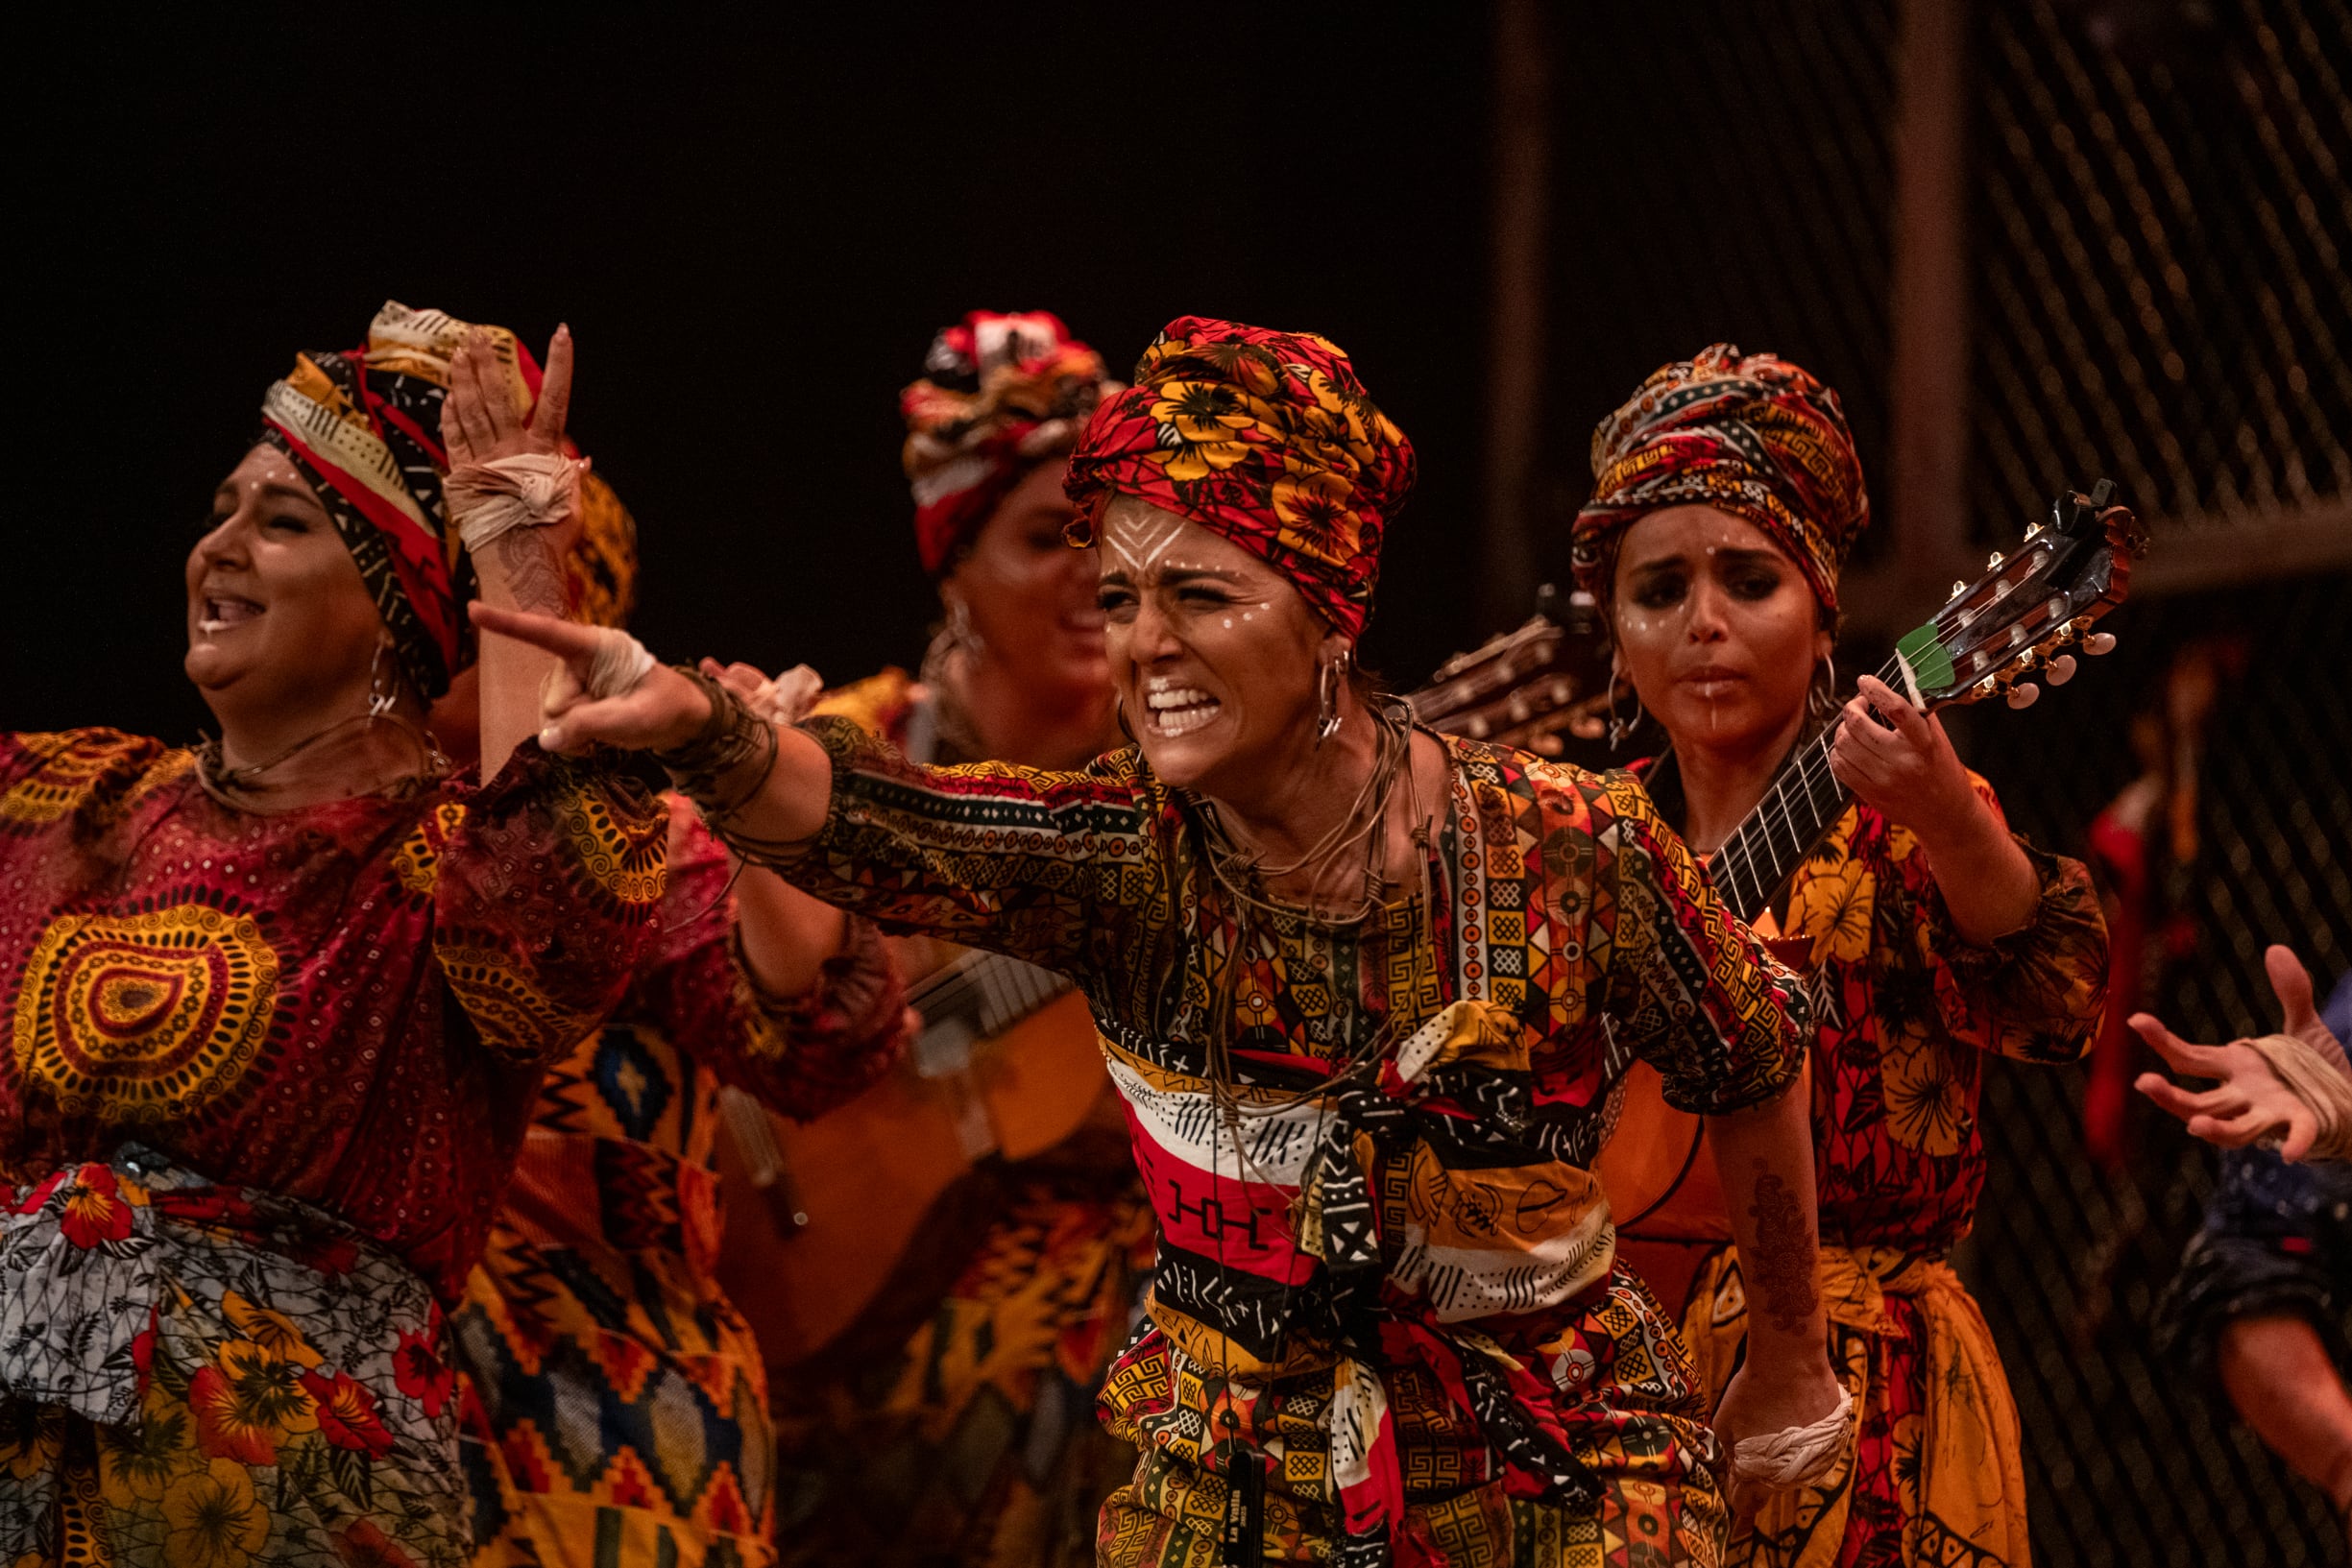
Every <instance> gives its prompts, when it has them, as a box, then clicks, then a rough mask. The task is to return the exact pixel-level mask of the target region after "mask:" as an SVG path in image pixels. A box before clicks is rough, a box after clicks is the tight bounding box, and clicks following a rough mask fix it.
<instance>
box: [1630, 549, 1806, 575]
mask: <svg viewBox="0 0 2352 1568" xmlns="http://www.w3.org/2000/svg"><path fill="white" fill-rule="evenodd" d="M1709 553H1710V554H1711V555H1712V556H1713V558H1714V559H1716V560H1718V561H1728V562H1730V563H1731V564H1732V565H1733V566H1735V567H1744V566H1748V565H1751V564H1753V563H1756V562H1759V561H1761V562H1769V563H1771V564H1772V565H1774V566H1778V565H1780V563H1781V561H1782V555H1781V553H1780V552H1779V551H1777V550H1753V549H1744V548H1736V547H1734V546H1731V545H1724V546H1722V547H1720V548H1717V549H1715V550H1713V551H1711V552H1709ZM1689 561H1690V557H1689V556H1688V555H1686V554H1683V553H1681V552H1677V553H1676V554H1673V555H1661V556H1659V557H1657V558H1655V559H1653V560H1649V561H1637V562H1635V563H1634V564H1633V566H1631V567H1628V568H1627V569H1628V570H1630V571H1656V570H1658V569H1660V568H1661V567H1680V566H1686V565H1688V564H1689Z"/></svg>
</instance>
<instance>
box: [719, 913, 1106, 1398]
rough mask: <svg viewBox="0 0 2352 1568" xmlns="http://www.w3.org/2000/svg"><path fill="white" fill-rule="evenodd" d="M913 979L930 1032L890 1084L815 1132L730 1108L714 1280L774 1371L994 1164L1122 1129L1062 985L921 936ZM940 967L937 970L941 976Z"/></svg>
mask: <svg viewBox="0 0 2352 1568" xmlns="http://www.w3.org/2000/svg"><path fill="white" fill-rule="evenodd" d="M896 946H897V949H898V953H899V956H900V961H901V962H902V964H905V965H907V966H908V967H909V968H913V969H917V970H920V969H922V968H924V967H925V964H926V960H929V961H930V962H931V963H932V964H934V965H935V967H933V968H931V970H930V973H928V974H926V975H924V976H923V977H922V978H921V979H919V980H917V981H916V982H914V983H913V984H912V985H910V986H909V989H908V995H907V1001H908V1005H909V1006H910V1007H912V1008H913V1009H914V1010H915V1011H916V1012H918V1013H920V1014H921V1015H922V1018H923V1025H922V1027H921V1029H920V1030H919V1031H918V1033H917V1034H916V1036H915V1039H914V1042H913V1045H912V1047H911V1048H910V1049H909V1051H908V1053H907V1057H906V1059H905V1060H904V1061H902V1062H901V1063H900V1064H899V1066H898V1068H897V1069H896V1070H895V1071H894V1072H892V1073H891V1074H890V1075H889V1076H888V1077H886V1078H885V1079H883V1081H882V1082H880V1083H878V1084H876V1085H875V1086H874V1087H873V1088H871V1089H869V1090H867V1091H866V1092H865V1093H864V1094H862V1095H861V1096H859V1097H858V1098H856V1099H854V1100H852V1101H850V1102H849V1103H848V1104H846V1105H843V1106H841V1107H839V1108H837V1109H836V1110H834V1111H832V1112H830V1113H828V1114H827V1115H825V1116H822V1117H819V1118H818V1119H817V1120H815V1121H813V1122H806V1123H796V1122H787V1121H784V1120H783V1119H782V1118H778V1117H773V1116H771V1115H770V1114H769V1113H768V1112H767V1111H765V1110H764V1109H763V1108H762V1107H761V1106H760V1104H759V1102H758V1101H756V1100H754V1099H752V1098H750V1097H749V1096H748V1095H744V1094H742V1093H740V1091H737V1090H732V1089H731V1090H728V1091H727V1092H726V1094H725V1096H724V1098H722V1100H721V1104H722V1106H723V1108H724V1110H725V1114H726V1118H727V1130H728V1132H729V1134H730V1136H729V1137H728V1138H725V1139H722V1140H720V1144H721V1160H722V1167H723V1170H724V1176H723V1180H724V1181H725V1182H726V1183H727V1184H728V1187H729V1189H730V1190H732V1191H736V1192H741V1191H742V1190H743V1188H745V1187H749V1188H750V1189H751V1190H752V1191H753V1192H755V1193H757V1194H759V1195H760V1198H761V1199H762V1201H759V1202H752V1203H744V1202H737V1203H733V1204H730V1205H729V1206H728V1210H727V1228H726V1242H725V1249H724V1254H723V1256H722V1258H721V1261H720V1266H719V1275H720V1281H721V1283H722V1284H723V1285H724V1286H725V1287H726V1289H727V1293H728V1294H729V1296H730V1297H732V1298H733V1300H734V1302H735V1304H736V1306H737V1308H738V1309H739V1310H740V1311H741V1312H742V1314H743V1315H744V1317H745V1318H746V1319H747V1320H748V1321H749V1322H750V1323H751V1325H752V1327H753V1329H754V1330H755V1331H756V1332H757V1333H758V1335H759V1338H760V1348H761V1350H762V1352H763V1354H764V1356H765V1357H766V1360H767V1363H768V1365H769V1366H770V1367H771V1368H779V1369H780V1368H785V1367H788V1366H790V1365H792V1364H793V1363H798V1362H802V1361H805V1360H806V1359H808V1358H809V1357H811V1356H813V1355H815V1354H817V1353H818V1352H820V1351H822V1350H824V1349H825V1348H826V1347H827V1346H829V1345H831V1344H833V1343H834V1342H835V1341H836V1340H837V1339H839V1338H840V1337H841V1336H842V1335H843V1334H844V1333H845V1332H846V1331H847V1330H849V1329H850V1328H851V1327H852V1326H853V1325H855V1324H857V1323H858V1322H859V1321H860V1319H861V1318H862V1317H863V1316H864V1315H866V1313H867V1312H868V1310H869V1309H870V1308H871V1307H872V1306H873V1305H874V1303H875V1301H876V1300H877V1298H878V1297H879V1296H881V1295H882V1294H883V1291H884V1288H885V1285H886V1284H888V1283H889V1281H890V1280H891V1278H892V1276H893V1274H894V1273H895V1272H896V1271H897V1270H898V1269H899V1268H900V1267H901V1266H902V1263H903V1261H904V1260H905V1259H906V1257H907V1253H908V1249H909V1245H910V1243H912V1242H914V1240H915V1238H916V1236H917V1235H918V1233H919V1232H920V1231H921V1230H922V1228H923V1223H924V1220H925V1218H926V1217H927V1216H929V1215H930V1214H932V1213H933V1211H934V1206H936V1205H938V1204H940V1203H941V1201H942V1200H943V1199H946V1198H948V1197H949V1195H950V1194H951V1193H952V1192H953V1191H954V1190H955V1189H956V1188H957V1186H958V1183H959V1182H961V1181H962V1180H963V1178H964V1177H966V1176H967V1175H969V1174H971V1172H972V1171H973V1170H974V1169H975V1168H976V1166H977V1165H978V1164H979V1162H981V1161H982V1160H983V1159H986V1158H988V1157H989V1156H995V1157H998V1158H1001V1159H1004V1160H1024V1159H1028V1158H1030V1157H1031V1156H1033V1155H1037V1154H1041V1153H1043V1152H1045V1151H1046V1150H1047V1149H1050V1148H1053V1147H1055V1146H1057V1145H1059V1144H1061V1143H1063V1142H1064V1141H1065V1140H1067V1139H1069V1138H1070V1137H1071V1136H1072V1135H1073V1134H1075V1133H1077V1132H1078V1131H1079V1129H1080V1128H1082V1127H1084V1126H1086V1125H1087V1124H1088V1123H1089V1122H1090V1121H1092V1120H1094V1119H1095V1118H1097V1117H1099V1116H1105V1115H1115V1110H1114V1109H1112V1108H1111V1107H1110V1106H1109V1105H1108V1103H1107V1099H1106V1097H1108V1096H1109V1095H1110V1092H1111V1091H1110V1079H1109V1075H1108V1074H1107V1073H1105V1071H1104V1069H1103V1057H1102V1052H1101V1050H1100V1049H1099V1048H1098V1047H1097V1045H1096V1044H1095V1031H1094V1020H1093V1018H1092V1016H1091V1015H1090V1014H1089V1013H1088V1012H1087V1010H1086V1003H1085V1001H1084V999H1083V998H1081V997H1080V996H1079V995H1078V993H1077V992H1076V991H1074V990H1073V989H1072V988H1071V985H1070V982H1069V981H1068V980H1066V979H1064V978H1063V977H1060V976H1059V975H1055V974H1053V973H1051V972H1050V971H1047V970H1043V969H1039V968H1037V967H1036V966H1035V965H1033V964H1027V963H1023V962H1022V961H1021V960H1019V959H1017V958H1008V957H1006V956H1005V955H1003V954H1001V953H979V952H974V951H971V950H968V949H961V948H955V947H952V946H950V945H949V944H946V943H941V942H934V941H931V940H929V939H926V938H920V937H914V938H906V939H902V940H900V941H899V942H898V943H897V944H896ZM942 958H944V962H941V961H940V960H941V959H942Z"/></svg>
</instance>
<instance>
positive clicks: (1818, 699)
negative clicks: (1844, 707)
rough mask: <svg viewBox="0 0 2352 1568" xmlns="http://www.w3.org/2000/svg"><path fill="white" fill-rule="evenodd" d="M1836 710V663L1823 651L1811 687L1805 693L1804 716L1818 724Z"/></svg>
mask: <svg viewBox="0 0 2352 1568" xmlns="http://www.w3.org/2000/svg"><path fill="white" fill-rule="evenodd" d="M1835 712H1837V663H1836V661H1835V660H1833V659H1832V658H1831V656H1830V655H1828V654H1826V653H1825V654H1823V655H1822V656H1821V663H1820V664H1819V665H1818V666H1817V668H1816V670H1815V678H1814V681H1813V684H1812V687H1811V688H1810V689H1809V690H1808V691H1806V718H1807V719H1809V720H1811V721H1812V722H1813V723H1815V724H1820V723H1823V722H1825V721H1827V720H1828V719H1829V718H1830V716H1831V714H1833V713H1835Z"/></svg>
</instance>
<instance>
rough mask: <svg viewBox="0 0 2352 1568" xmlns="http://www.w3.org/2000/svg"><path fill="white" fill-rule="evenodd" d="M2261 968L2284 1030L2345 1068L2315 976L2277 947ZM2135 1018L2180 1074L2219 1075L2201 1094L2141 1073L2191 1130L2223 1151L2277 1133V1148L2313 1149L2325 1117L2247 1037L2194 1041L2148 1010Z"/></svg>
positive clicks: (2149, 1091)
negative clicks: (2314, 984)
mask: <svg viewBox="0 0 2352 1568" xmlns="http://www.w3.org/2000/svg"><path fill="white" fill-rule="evenodd" d="M2263 968H2264V970H2265V971H2266V972H2267V974H2268V976H2269V978H2270V989H2271V991H2272V992H2273V993H2274V994H2275V995H2276V996H2277V998H2278V1001H2279V1007H2280V1010H2281V1012H2282V1013H2283V1014H2284V1015H2285V1025H2286V1026H2285V1031H2284V1032H2286V1033H2288V1034H2291V1035H2293V1036H2295V1037H2296V1038H2297V1039H2299V1040H2301V1041H2302V1042H2303V1043H2304V1044H2306V1045H2308V1046H2311V1047H2312V1048H2314V1049H2316V1050H2317V1051H2319V1052H2320V1053H2321V1054H2322V1055H2324V1056H2326V1057H2328V1058H2330V1059H2331V1060H2332V1061H2334V1062H2335V1063H2336V1065H2337V1066H2338V1067H2339V1069H2343V1068H2344V1067H2345V1060H2344V1052H2343V1046H2342V1044H2341V1043H2340V1042H2339V1041H2338V1040H2337V1038H2336V1037H2335V1036H2334V1035H2333V1034H2331V1033H2329V1032H2328V1026H2327V1025H2326V1024H2325V1023H2324V1022H2323V1021H2322V1020H2321V1019H2320V1017H2319V1009H2318V1006H2317V1005H2316V1001H2315V999H2314V997H2313V994H2312V983H2311V976H2310V974H2309V973H2307V972H2306V971H2305V970H2304V968H2303V964H2302V961H2301V960H2300V959H2298V958H2296V957H2295V955H2294V953H2293V952H2292V951H2291V950H2290V949H2288V948H2284V947H2276V946H2274V947H2272V948H2270V949H2269V950H2268V951H2267V952H2266V953H2264V954H2263ZM2129 1022H2130V1024H2131V1026H2132V1028H2133V1029H2135V1030H2136V1031H2138V1033H2139V1035H2140V1038H2141V1039H2143V1040H2146V1042H2147V1043H2148V1045H2149V1047H2150V1048H2151V1049H2154V1050H2155V1052H2156V1054H2157V1055H2159V1056H2162V1057H2163V1058H2164V1059H2165V1061H2166V1063H2167V1064H2169V1065H2170V1067H2171V1069H2172V1070H2173V1071H2174V1072H2175V1073H2180V1074H2181V1075H2182V1076H2184V1077H2192V1078H2213V1079H2217V1080H2219V1081H2218V1083H2217V1084H2216V1086H2215V1087H2214V1088H2211V1089H2207V1090H2203V1091H2201V1092H2196V1093H2192V1092H2191V1091H2189V1090H2187V1089H2184V1088H2182V1087H2181V1086H2180V1085H2178V1084H2176V1083H2173V1082H2172V1081H2171V1080H2170V1079H2168V1078H2167V1077H2165V1076H2164V1074H2163V1073H2141V1074H2140V1077H2139V1079H2138V1080H2137V1082H2136V1083H2135V1084H2134V1087H2135V1088H2137V1089H2138V1090H2139V1091H2140V1093H2142V1094H2144V1095H2146V1097H2147V1098H2150V1099H2152V1100H2154V1101H2155V1102H2156V1103H2157V1104H2158V1105H2159V1106H2161V1107H2163V1108H2164V1109H2165V1110H2166V1111H2167V1112H2169V1113H2170V1114H2171V1115H2172V1116H2175V1117H2178V1118H2179V1119H2180V1120H2181V1121H2182V1122H2185V1123H2187V1124H2188V1128H2189V1131H2190V1132H2191V1134H2193V1135H2194V1136H2195V1137H2198V1138H2201V1139H2203V1140H2204V1141H2205V1142H2207V1143H2209V1144H2212V1145H2214V1146H2217V1147H2220V1148H2241V1147H2243V1146H2245V1145H2247V1144H2251V1143H2254V1142H2256V1141H2257V1140H2260V1139H2263V1138H2267V1137H2273V1136H2275V1137H2277V1138H2278V1139H2279V1140H2280V1143H2279V1152H2280V1153H2281V1154H2282V1155H2284V1156H2285V1157H2286V1158H2288V1159H2290V1160H2299V1159H2301V1158H2302V1157H2303V1156H2304V1155H2306V1154H2308V1153H2310V1152H2311V1146H2312V1141H2313V1140H2314V1139H2315V1138H2316V1137H2317V1136H2318V1132H2319V1119H2318V1117H2317V1115H2316V1113H2315V1112H2314V1111H2313V1109H2312V1107H2311V1106H2310V1105H2309V1104H2307V1103H2306V1102H2305V1101H2304V1100H2303V1099H2302V1098H2301V1097H2299V1096H2298V1095H2296V1094H2295V1093H2294V1091H2293V1090H2291V1089H2290V1088H2289V1087H2288V1086H2287V1085H2286V1084H2284V1083H2282V1082H2280V1081H2279V1077H2278V1074H2277V1073H2273V1072H2272V1071H2271V1070H2270V1063H2269V1061H2268V1059H2267V1058H2266V1057H2265V1056H2264V1055H2263V1054H2262V1052H2261V1051H2259V1050H2256V1049H2254V1048H2253V1047H2252V1046H2250V1045H2247V1044H2246V1043H2245V1042H2244V1041H2243V1040H2234V1041H2232V1042H2230V1043H2229V1044H2228V1045H2225V1046H2199V1045H2192V1044H2191V1043H2190V1042H2188V1041H2186V1040H2183V1039H2181V1038H2180V1037H2179V1036H2178V1035H2176V1034H2174V1033H2173V1032H2172V1031H2171V1030H2170V1029H2169V1028H2167V1027H2166V1026H2165V1025H2164V1023H2163V1021H2162V1020H2160V1019H2158V1018H2156V1017H2154V1016H2153V1015H2151V1014H2148V1013H2134V1014H2133V1015H2132V1016H2131V1019H2130V1020H2129Z"/></svg>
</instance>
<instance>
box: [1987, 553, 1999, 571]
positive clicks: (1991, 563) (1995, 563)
mask: <svg viewBox="0 0 2352 1568" xmlns="http://www.w3.org/2000/svg"><path fill="white" fill-rule="evenodd" d="M1984 569H1985V570H1987V571H1999V570H2000V551H1999V550H1995V551H1994V552H1993V554H1992V557H1991V559H1989V560H1987V561H1986V562H1985V564H1984Z"/></svg>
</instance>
